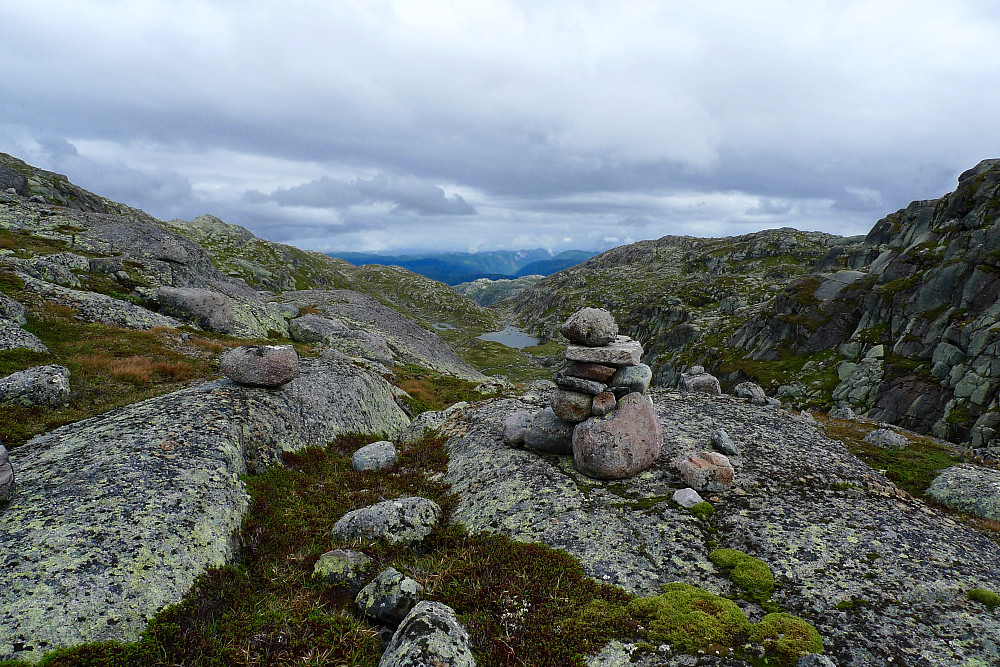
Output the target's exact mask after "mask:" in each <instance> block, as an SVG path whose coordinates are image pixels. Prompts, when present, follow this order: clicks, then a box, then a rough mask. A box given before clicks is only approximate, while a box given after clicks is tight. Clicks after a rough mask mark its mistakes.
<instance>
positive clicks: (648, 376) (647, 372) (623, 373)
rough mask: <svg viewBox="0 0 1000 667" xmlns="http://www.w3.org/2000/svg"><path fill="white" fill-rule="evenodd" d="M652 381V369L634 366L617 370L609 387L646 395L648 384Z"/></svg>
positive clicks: (645, 366) (639, 365) (643, 365)
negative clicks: (622, 388)
mask: <svg viewBox="0 0 1000 667" xmlns="http://www.w3.org/2000/svg"><path fill="white" fill-rule="evenodd" d="M652 380H653V369H651V368H650V367H649V366H647V365H646V364H636V365H635V366H623V367H621V368H619V369H618V370H617V371H616V372H615V374H614V376H613V377H612V378H611V381H610V382H608V386H609V387H624V388H626V389H628V390H629V391H637V392H639V393H640V394H644V393H646V390H647V389H648V388H649V383H650V382H651V381H652Z"/></svg>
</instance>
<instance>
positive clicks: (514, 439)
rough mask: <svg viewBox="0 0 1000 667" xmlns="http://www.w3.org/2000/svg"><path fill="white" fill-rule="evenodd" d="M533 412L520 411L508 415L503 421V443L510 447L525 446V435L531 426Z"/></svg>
mask: <svg viewBox="0 0 1000 667" xmlns="http://www.w3.org/2000/svg"><path fill="white" fill-rule="evenodd" d="M531 417H532V415H531V412H529V411H528V410H518V411H516V412H512V413H510V414H509V415H507V417H506V419H504V420H503V441H504V444H506V445H508V446H510V447H518V446H520V445H523V444H524V434H525V432H526V431H527V429H528V425H529V424H531Z"/></svg>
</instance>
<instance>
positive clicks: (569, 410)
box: [552, 389, 594, 424]
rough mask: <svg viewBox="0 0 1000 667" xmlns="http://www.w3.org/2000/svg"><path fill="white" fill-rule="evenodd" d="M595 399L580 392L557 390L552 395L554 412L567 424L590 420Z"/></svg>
mask: <svg viewBox="0 0 1000 667" xmlns="http://www.w3.org/2000/svg"><path fill="white" fill-rule="evenodd" d="M593 404H594V397H593V396H592V395H590V394H584V393H582V392H579V391H568V390H566V389H557V390H556V391H555V393H553V394H552V412H554V413H555V414H556V417H559V419H562V420H563V421H566V422H573V423H574V424H575V423H577V422H582V421H583V420H585V419H589V418H590V412H591V408H592V407H593Z"/></svg>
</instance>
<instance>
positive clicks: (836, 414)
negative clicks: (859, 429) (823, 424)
mask: <svg viewBox="0 0 1000 667" xmlns="http://www.w3.org/2000/svg"><path fill="white" fill-rule="evenodd" d="M830 417H831V418H833V419H847V420H850V421H855V420H857V418H858V415H857V413H855V412H854V410H853V409H851V408H849V407H847V406H846V405H842V406H840V407H839V408H836V409H835V410H833V411H831V412H830Z"/></svg>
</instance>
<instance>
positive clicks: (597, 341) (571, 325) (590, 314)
mask: <svg viewBox="0 0 1000 667" xmlns="http://www.w3.org/2000/svg"><path fill="white" fill-rule="evenodd" d="M559 333H561V334H562V335H563V336H565V337H566V338H567V339H568V340H570V341H571V342H573V343H577V344H579V345H586V346H587V347H600V346H601V345H607V344H608V343H610V342H611V341H613V340H614V339H615V336H617V335H618V324H617V323H616V322H615V318H614V316H613V315H612V314H611V313H609V312H608V311H606V310H604V309H603V308H583V309H582V310H578V311H577V312H575V313H573V314H572V315H570V316H569V319H568V320H566V321H565V322H563V324H562V326H561V327H559Z"/></svg>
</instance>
